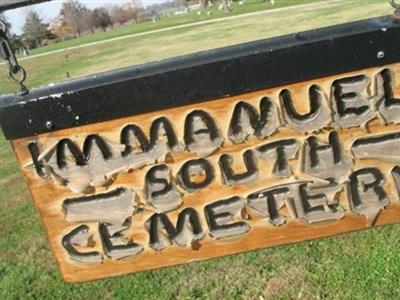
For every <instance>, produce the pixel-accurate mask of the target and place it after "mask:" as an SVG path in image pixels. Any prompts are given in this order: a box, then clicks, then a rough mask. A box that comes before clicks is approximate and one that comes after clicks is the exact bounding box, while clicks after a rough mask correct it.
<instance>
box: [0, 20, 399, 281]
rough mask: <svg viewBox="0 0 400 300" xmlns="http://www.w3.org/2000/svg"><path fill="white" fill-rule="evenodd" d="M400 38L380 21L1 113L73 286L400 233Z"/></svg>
mask: <svg viewBox="0 0 400 300" xmlns="http://www.w3.org/2000/svg"><path fill="white" fill-rule="evenodd" d="M399 36H400V25H399V24H395V23H393V22H392V21H391V19H390V18H389V17H383V18H378V19H373V20H367V21H362V22H357V23H352V24H345V25H340V26H336V27H330V28H326V29H322V30H317V31H311V32H306V33H300V34H295V35H290V36H285V37H279V38H274V39H270V40H265V41H258V42H254V43H249V44H244V45H239V46H234V47H229V48H225V49H219V50H215V51H210V52H205V53H201V54H196V55H191V56H185V57H181V58H176V59H172V60H167V61H164V62H158V63H154V64H147V65H144V66H139V67H135V68H131V69H125V70H121V71H118V72H113V73H107V74H101V75H97V76H93V77H88V78H86V79H82V80H77V81H72V82H68V83H64V84H61V85H57V86H52V87H47V88H43V89H39V90H34V91H33V92H32V93H30V94H29V95H27V96H15V95H14V96H7V97H3V99H1V101H0V102H2V103H4V104H3V106H2V108H1V110H0V118H1V123H2V127H3V131H4V133H5V135H6V136H7V137H8V138H9V139H10V140H11V143H12V145H13V148H14V150H15V154H16V156H17V159H18V162H19V163H20V165H21V169H22V172H23V173H24V175H25V178H26V180H27V183H28V186H29V188H30V191H31V194H32V198H33V201H34V202H35V205H36V207H37V209H38V211H39V213H40V216H41V218H42V221H43V224H44V227H45V229H46V232H47V236H48V240H49V242H50V245H51V249H52V251H53V254H54V256H55V258H56V260H57V262H58V264H59V265H60V268H61V272H62V274H63V277H64V279H65V280H66V281H68V282H77V281H86V280H92V279H98V278H104V277H108V276H115V275H120V274H125V273H132V272H138V271H144V270H151V269H154V268H160V267H165V266H172V265H176V264H182V263H188V262H193V261H197V260H202V259H206V258H212V257H218V256H223V255H228V254H233V253H238V252H243V251H248V250H254V249H259V248H264V247H271V246H276V245H282V244H287V243H293V242H299V241H304V240H309V239H315V238H321V237H326V236H332V235H335V234H340V233H344V232H349V231H354V230H360V229H365V228H368V227H371V226H378V225H384V224H391V223H396V222H399V221H400V201H399V195H400V152H399V150H398V149H399V147H400V126H399V122H400V39H399V38H398V37H399ZM227 271H228V270H227Z"/></svg>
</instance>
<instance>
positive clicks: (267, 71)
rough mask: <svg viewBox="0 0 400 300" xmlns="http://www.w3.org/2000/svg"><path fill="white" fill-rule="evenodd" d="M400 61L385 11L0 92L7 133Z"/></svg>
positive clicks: (395, 30)
mask: <svg viewBox="0 0 400 300" xmlns="http://www.w3.org/2000/svg"><path fill="white" fill-rule="evenodd" d="M394 62H400V23H396V22H394V21H393V19H392V17H391V16H384V17H379V18H374V19H368V20H363V21H358V22H353V23H347V24H343V25H336V26H331V27H326V28H322V29H315V30H311V31H307V32H303V33H296V34H289V35H285V36H280V37H275V38H271V39H265V40H259V41H255V42H250V43H245V44H241V45H235V46H231V47H226V48H221V49H216V50H211V51H205V52H200V53H195V54H191V55H185V56H181V57H176V58H172V59H167V60H163V61H160V62H155V63H148V64H144V65H139V66H134V67H129V68H125V69H120V70H117V71H112V72H107V73H102V74H98V75H94V76H89V77H86V78H82V79H77V80H72V81H68V82H64V83H60V84H57V85H54V86H48V87H44V88H39V89H34V90H32V91H31V92H30V93H29V94H28V95H25V96H17V95H6V96H3V97H0V124H1V126H2V129H3V133H4V134H5V136H6V138H8V139H15V138H21V137H27V136H32V135H37V134H40V133H45V132H50V131H54V130H59V129H64V128H72V127H76V126H81V125H85V124H90V123H96V122H102V121H107V120H113V119H117V118H122V117H127V116H132V115H137V114H143V113H146V112H151V111H156V110H162V109H167V108H172V107H177V106H182V105H187V104H193V103H199V104H200V103H201V102H203V101H207V100H211V99H215V98H221V97H225V96H232V95H237V94H241V93H246V92H251V91H256V90H261V89H266V88H271V87H277V86H282V85H285V84H290V83H294V82H301V81H305V80H311V79H315V78H320V77H323V76H330V75H335V74H339V73H343V72H348V71H354V70H360V69H364V68H368V67H374V66H381V65H385V64H389V63H394Z"/></svg>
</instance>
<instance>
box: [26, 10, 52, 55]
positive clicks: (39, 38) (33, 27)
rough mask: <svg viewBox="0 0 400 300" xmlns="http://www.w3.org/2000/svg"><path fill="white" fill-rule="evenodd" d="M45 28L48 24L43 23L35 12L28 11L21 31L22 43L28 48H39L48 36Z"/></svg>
mask: <svg viewBox="0 0 400 300" xmlns="http://www.w3.org/2000/svg"><path fill="white" fill-rule="evenodd" d="M47 27H48V24H46V23H43V21H42V19H41V18H40V17H39V15H38V14H37V13H36V12H35V11H33V10H31V11H29V12H28V13H27V15H26V18H25V24H24V27H23V29H22V32H23V33H22V41H23V42H24V44H25V45H26V46H28V47H29V48H37V47H40V46H41V45H42V42H43V41H44V40H45V39H47V38H48V36H49V30H48V29H47Z"/></svg>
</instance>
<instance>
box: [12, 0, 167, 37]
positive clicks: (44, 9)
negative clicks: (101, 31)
mask: <svg viewBox="0 0 400 300" xmlns="http://www.w3.org/2000/svg"><path fill="white" fill-rule="evenodd" d="M65 1H66V0H53V1H50V2H45V3H41V4H36V5H32V6H28V7H22V8H17V9H13V10H9V11H6V12H5V16H6V17H7V19H8V21H9V22H10V23H11V24H12V28H11V31H12V32H13V33H16V34H20V33H21V28H22V26H23V25H24V21H25V15H26V13H27V12H28V11H29V10H30V9H34V10H35V11H36V12H38V13H39V16H40V17H41V18H42V19H43V21H45V22H49V21H50V20H51V19H52V18H54V17H56V16H57V15H58V13H59V11H60V8H61V5H62V3H63V2H65ZM128 1H129V0H81V1H80V2H81V3H83V4H85V5H86V6H87V7H89V8H96V7H100V6H109V5H115V4H121V3H124V2H128ZM165 1H166V0H141V2H142V4H143V5H144V6H146V5H150V4H153V3H161V2H165Z"/></svg>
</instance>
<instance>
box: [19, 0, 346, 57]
mask: <svg viewBox="0 0 400 300" xmlns="http://www.w3.org/2000/svg"><path fill="white" fill-rule="evenodd" d="M342 1H343V0H330V1H320V2H314V3H308V4H300V5H294V6H287V7H282V8H276V9H270V10H263V11H257V12H252V13H247V14H241V15H236V16H229V17H223V18H217V19H211V20H206V21H199V22H194V23H188V24H183V25H176V26H171V27H167V28H160V29H156V30H151V31H146V32H139V33H133V34H129V35H124V36H120V37H115V38H111V39H107V40H103V41H98V42H92V43H86V44H82V45H78V46H73V47H67V48H63V49H58V50H54V51H49V52H45V53H41V54H36V55H32V56H27V57H23V58H19V59H18V61H24V60H28V59H33V58H36V57H41V56H46V55H51V54H54V53H60V52H65V51H69V50H73V49H78V48H84V47H90V46H95V45H100V44H105V43H112V42H113V41H118V40H124V39H129V38H133V37H138V36H144V35H150V34H153V33H159V32H165V31H170V30H175V29H180V28H189V27H195V26H199V25H204V24H214V23H219V22H224V21H227V20H234V19H240V18H248V17H252V16H260V15H268V14H273V13H277V12H283V11H289V10H298V9H301V8H313V7H316V8H317V7H325V6H329V5H333V4H336V3H340V2H342Z"/></svg>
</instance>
